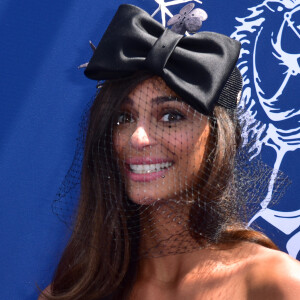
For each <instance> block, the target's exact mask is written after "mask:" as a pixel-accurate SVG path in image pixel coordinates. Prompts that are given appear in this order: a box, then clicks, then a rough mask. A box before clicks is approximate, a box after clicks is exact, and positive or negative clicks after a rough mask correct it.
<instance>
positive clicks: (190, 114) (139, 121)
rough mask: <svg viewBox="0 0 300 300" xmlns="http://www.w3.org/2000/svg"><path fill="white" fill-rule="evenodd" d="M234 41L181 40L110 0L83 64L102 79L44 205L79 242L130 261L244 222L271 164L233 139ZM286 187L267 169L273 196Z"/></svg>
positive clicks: (187, 247)
mask: <svg viewBox="0 0 300 300" xmlns="http://www.w3.org/2000/svg"><path fill="white" fill-rule="evenodd" d="M171 23H172V22H171ZM175 23H176V22H175ZM171 25H172V24H171ZM177 25H178V24H177ZM177 25H176V26H177ZM173 26H174V24H173ZM176 28H177V29H178V26H177V27H176ZM176 28H175V29H176ZM179 29H180V28H179ZM179 29H178V30H179ZM180 30H182V28H181V29H180ZM239 49H240V45H239V43H238V42H236V41H234V40H232V39H230V38H228V37H226V36H223V35H220V34H216V33H207V32H201V33H199V34H195V35H193V36H187V37H184V36H183V35H182V34H179V33H176V32H174V31H172V30H168V29H167V30H166V29H165V28H163V27H162V26H161V24H159V23H158V22H156V21H155V20H153V19H152V18H151V17H150V16H149V15H148V14H147V13H146V12H144V11H143V10H141V9H139V8H137V7H135V6H131V5H121V6H120V8H119V10H118V11H117V13H116V15H115V17H114V18H113V20H112V22H111V24H110V25H109V27H108V29H107V30H106V32H105V34H104V36H103V37H102V39H101V41H100V43H99V45H98V47H97V48H95V53H94V55H93V57H92V59H91V60H90V62H89V63H88V65H87V68H86V70H85V74H86V75H87V76H88V77H89V78H92V79H96V80H98V81H99V80H105V81H104V82H102V81H101V84H99V87H98V91H97V95H96V97H95V100H94V101H93V103H91V104H89V105H88V108H87V109H86V112H85V114H84V116H83V118H82V123H81V125H80V133H79V138H78V143H77V149H76V153H75V156H74V160H73V163H72V165H71V167H70V169H69V171H68V173H67V175H66V177H65V179H64V181H63V183H62V185H61V187H60V190H59V192H58V195H57V199H56V200H55V201H54V204H53V211H54V213H55V214H56V215H58V217H59V218H60V219H61V220H63V221H64V222H65V223H66V224H68V225H69V226H70V227H71V228H72V229H73V234H74V235H76V236H77V237H78V239H79V240H80V242H83V243H86V244H87V245H88V246H89V247H93V248H96V249H97V251H98V250H101V249H104V248H105V249H106V250H107V249H110V251H111V253H112V260H113V259H115V258H114V257H113V255H114V254H113V253H114V250H116V249H122V251H123V253H125V252H131V257H132V259H138V258H140V257H145V256H152V257H157V256H162V255H172V254H179V253H186V252H190V251H194V250H196V249H200V248H202V247H207V246H209V245H210V246H211V245H215V244H218V243H222V241H223V238H224V236H225V234H226V232H228V231H230V230H233V229H239V228H246V223H247V219H248V218H249V216H250V215H251V214H252V211H253V210H255V209H256V206H257V205H258V203H259V202H260V201H261V198H262V196H264V195H265V194H266V189H267V182H268V179H269V177H270V174H271V172H272V169H271V168H269V167H267V166H266V165H265V164H263V163H262V162H261V161H260V160H255V161H251V162H249V154H248V153H249V149H251V147H252V144H251V139H249V141H248V144H247V145H244V147H242V140H241V133H240V132H241V126H242V125H243V124H241V122H240V121H239V113H240V112H239V108H238V102H239V98H240V96H241V89H242V76H241V74H240V72H239V70H238V69H237V68H236V67H235V64H236V61H237V59H238V55H239ZM143 55H144V56H143ZM240 109H242V108H240ZM286 186H287V178H286V177H285V176H284V175H283V174H282V175H281V176H278V177H277V183H276V187H275V188H274V190H275V192H274V193H273V197H280V195H281V193H282V192H283V191H284V189H285V187H286ZM91 228H93V230H91ZM99 248H100V249H99ZM100 252H101V251H100ZM100 252H99V253H100ZM118 259H120V258H118Z"/></svg>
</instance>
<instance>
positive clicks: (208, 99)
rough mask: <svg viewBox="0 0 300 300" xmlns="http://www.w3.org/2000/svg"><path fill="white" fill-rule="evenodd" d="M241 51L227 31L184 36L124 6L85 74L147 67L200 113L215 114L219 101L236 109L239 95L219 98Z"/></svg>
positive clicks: (119, 74) (101, 76)
mask: <svg viewBox="0 0 300 300" xmlns="http://www.w3.org/2000/svg"><path fill="white" fill-rule="evenodd" d="M239 52H240V43H239V42H238V41H236V40H233V39H231V38H229V37H227V36H225V35H222V34H218V33H215V32H199V33H196V34H194V35H191V36H183V35H180V34H177V33H174V32H172V31H171V30H169V29H166V28H164V27H163V26H162V24H160V23H159V22H157V21H156V20H154V19H153V18H152V17H151V16H150V15H149V14H148V13H147V12H145V11H144V10H142V9H140V8H138V7H136V6H133V5H128V4H123V5H121V6H120V7H119V9H118V11H117V12H116V14H115V16H114V18H113V19H112V21H111V23H110V25H109V26H108V28H107V30H106V32H105V33H104V35H103V37H102V39H101V41H100V43H99V45H98V46H97V48H96V51H95V52H94V55H93V57H92V58H91V60H90V62H89V64H88V66H87V68H86V70H85V75H86V76H87V77H88V78H91V79H95V80H108V79H117V78H123V77H127V76H130V75H132V74H133V73H134V72H136V71H139V70H149V71H150V72H152V73H153V74H155V75H158V76H161V77H162V78H163V79H164V80H165V82H166V84H167V85H168V86H169V87H170V88H171V89H172V90H173V91H175V92H176V93H177V94H178V95H179V96H180V97H181V98H182V100H183V101H185V102H186V103H188V104H190V105H191V106H193V107H194V108H195V109H197V110H198V111H200V112H201V113H204V114H211V113H212V111H213V108H214V106H215V105H216V104H219V105H223V106H227V105H228V108H234V107H236V96H235V97H232V96H231V98H232V99H229V98H228V99H226V101H225V102H224V101H221V103H218V100H219V97H220V95H221V92H222V90H223V88H224V86H225V84H226V82H227V81H228V79H229V77H230V75H231V74H232V72H233V70H234V67H235V64H236V62H237V59H238V57H239ZM232 85H234V82H233V84H232ZM224 103H225V104H224Z"/></svg>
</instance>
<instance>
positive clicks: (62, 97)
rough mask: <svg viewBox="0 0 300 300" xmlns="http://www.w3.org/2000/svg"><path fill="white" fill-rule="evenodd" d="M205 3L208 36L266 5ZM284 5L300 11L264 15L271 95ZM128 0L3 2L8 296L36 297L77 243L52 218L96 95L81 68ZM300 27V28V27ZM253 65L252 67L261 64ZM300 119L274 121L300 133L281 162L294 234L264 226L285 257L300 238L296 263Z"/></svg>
mask: <svg viewBox="0 0 300 300" xmlns="http://www.w3.org/2000/svg"><path fill="white" fill-rule="evenodd" d="M203 2H204V3H203V5H202V6H199V7H202V8H204V9H205V10H206V11H207V13H208V16H209V18H208V20H207V21H205V22H204V25H203V30H212V31H217V32H220V33H224V34H227V35H231V34H233V33H234V32H235V31H236V28H235V27H236V26H238V25H240V24H241V23H240V22H239V21H238V20H236V17H240V18H245V17H247V16H248V15H249V14H250V13H251V11H250V10H247V9H248V8H250V7H257V5H259V4H260V3H262V1H254V0H251V1H250V0H247V1H246V0H244V1H234V2H233V1H231V2H228V1H223V0H209V1H208V0H203ZM279 2H282V4H280V5H281V6H282V7H283V8H284V9H288V10H291V9H293V7H294V8H295V7H296V6H297V5H300V3H299V1H298V2H297V1H295V2H292V1H277V2H276V1H273V2H272V3H271V4H270V8H271V9H273V10H274V11H273V12H272V10H269V11H267V10H268V9H269V8H267V9H266V12H265V13H264V14H263V15H262V17H263V18H265V20H266V22H265V23H264V24H265V25H264V24H263V26H264V30H263V31H261V32H262V33H263V34H265V36H264V39H262V40H261V41H262V43H265V45H266V46H265V47H263V46H261V48H260V49H263V48H265V49H266V51H269V52H270V53H271V55H270V56H269V57H270V60H266V56H265V57H264V55H263V54H262V53H260V54H259V55H260V56H259V55H258V54H257V61H258V64H259V66H260V71H261V73H260V74H266V76H265V77H264V80H265V81H264V83H265V84H266V85H267V86H264V88H265V91H266V93H267V90H268V87H270V88H271V87H272V88H273V85H274V82H276V85H278V86H279V85H280V82H282V80H281V81H280V77H281V76H282V73H283V72H284V71H285V70H284V68H283V69H278V70H277V69H276V66H278V65H279V64H278V63H277V62H276V61H275V60H273V59H274V57H272V51H273V50H272V49H271V48H270V33H271V32H273V31H274V32H276V30H277V31H278V28H279V26H280V24H281V23H282V16H283V15H281V16H280V15H279V14H277V15H276V14H275V12H278V13H280V12H282V11H283V10H281V9H278V7H280V5H279ZM103 3H104V4H103ZM121 3H126V2H125V1H119V0H112V1H105V2H104V1H99V0H97V1H96V0H77V1H72V0H68V1H66V0H60V1H55V2H54V1H50V0H43V1H38V0H27V1H17V0H1V1H0V36H1V49H0V57H1V63H0V69H1V72H0V74H1V75H0V101H1V109H0V122H1V126H0V166H1V167H0V184H1V186H0V234H1V247H0V266H1V268H0V286H1V292H0V299H10V300H14V299H26V300H30V299H36V298H37V295H38V293H37V288H36V284H38V285H39V286H40V287H41V288H45V287H46V286H47V285H48V284H49V283H50V281H51V277H52V275H53V271H54V269H55V266H56V265H57V262H58V260H59V256H60V254H61V252H62V250H63V248H64V246H65V244H66V242H67V239H68V236H69V234H70V232H69V231H68V229H67V228H66V226H65V225H64V224H63V223H62V222H60V221H59V219H58V218H57V217H56V216H55V215H54V214H53V213H52V209H51V205H52V202H53V200H54V199H55V195H56V192H57V191H58V189H59V186H60V184H61V182H62V180H63V178H64V176H65V174H66V172H67V170H68V168H69V166H70V164H71V162H72V158H73V154H74V148H75V145H76V136H77V133H78V124H79V121H80V116H81V113H82V111H83V109H84V107H85V106H86V104H87V103H88V101H89V100H90V99H91V98H92V97H93V95H94V92H95V82H92V81H90V80H88V79H86V78H85V77H84V76H83V72H82V70H77V66H78V65H80V64H81V63H84V62H86V61H88V60H89V58H90V57H91V50H90V48H89V46H88V41H89V40H92V41H93V42H94V43H95V44H97V43H98V41H99V40H100V38H101V36H102V34H103V32H104V30H105V28H106V27H107V25H108V24H109V22H110V20H111V18H112V16H113V15H114V12H115V11H116V9H117V7H118V6H119V5H120V4H121ZM129 3H131V4H135V5H138V6H140V7H142V8H143V9H145V10H147V11H148V12H150V13H152V12H153V11H154V10H155V9H156V7H157V4H156V3H155V1H154V0H144V1H142V0H136V1H130V2H129ZM293 5H294V6H293ZM179 8H180V6H179ZM179 8H175V7H174V8H172V11H173V12H174V13H176V12H177V11H178V10H179ZM258 10H259V9H258ZM299 14H300V13H299ZM298 21H299V15H298ZM245 26H246V25H245ZM297 26H299V23H298V24H297ZM243 28H246V27H243ZM259 30H261V26H257V27H255V28H254V36H252V37H251V40H250V37H249V41H250V45H253V43H254V41H255V38H254V37H257V34H258V32H259ZM297 30H298V31H299V32H300V27H299V28H298V29H297ZM291 36H292V34H291ZM289 40H290V39H287V40H285V41H284V45H285V51H286V52H288V53H296V54H299V53H300V47H299V46H300V40H299V38H298V39H295V40H294V41H293V42H289ZM289 43H290V44H289ZM246 44H247V43H246ZM246 44H245V45H246ZM248 45H249V43H248ZM247 63H248V64H249V69H251V66H250V65H251V60H250V59H248V62H247ZM298 64H300V59H298ZM249 74H250V73H245V77H247V76H248V77H249V78H250V79H251V78H252V77H251V76H250V75H249ZM261 76H262V75H261ZM299 77H300V75H298V77H297V76H294V77H293V80H294V83H293V84H291V85H290V86H287V88H286V89H285V90H284V92H283V94H284V97H286V98H285V99H286V101H288V103H289V106H290V107H293V108H295V109H296V110H297V109H299V94H300V93H299V88H298V87H299ZM276 80H278V81H276ZM253 84H254V83H253V82H252V81H251V82H250V83H249V86H252V91H253V93H252V96H253V99H254V100H255V101H256V102H257V103H258V99H257V97H256V96H255V87H254V85H253ZM270 93H271V92H270ZM286 101H285V102H284V103H287V102H286ZM256 108H257V110H258V111H260V116H261V119H260V121H261V122H262V123H264V124H267V126H269V125H270V124H271V123H272V122H269V119H268V118H267V117H266V116H265V114H264V111H263V109H261V108H259V105H257V106H256ZM282 109H284V108H282ZM297 122H298V119H297V116H296V117H295V118H291V119H289V120H287V121H286V122H285V123H284V125H282V126H283V127H280V126H279V125H278V124H279V121H276V122H273V123H272V124H275V126H277V127H276V128H283V130H290V129H294V130H295V131H294V132H293V134H292V133H290V131H289V134H290V136H291V135H295V137H293V138H292V139H293V144H294V145H296V146H295V150H293V151H291V150H290V151H289V152H288V153H287V154H286V155H285V156H284V159H283V161H282V164H281V165H280V168H281V169H282V170H283V171H284V172H285V173H286V174H287V175H288V176H289V177H290V178H291V179H292V181H293V183H292V184H291V186H290V188H289V190H288V192H287V193H286V194H285V196H284V197H283V198H281V200H280V202H279V203H277V204H274V205H272V209H273V210H276V211H277V210H278V211H280V212H282V211H283V212H285V211H286V212H292V213H291V216H289V218H288V220H291V219H292V220H293V222H294V223H293V224H296V225H293V226H294V227H295V228H294V227H293V228H294V230H292V232H290V233H288V234H287V233H284V232H283V231H282V230H281V229H282V228H281V227H280V226H279V225H278V226H277V225H276V226H277V227H276V226H274V224H277V223H276V222H275V223H274V222H273V223H272V222H270V220H269V219H268V217H264V218H262V217H260V218H257V219H256V221H255V223H257V224H258V225H260V226H261V227H262V228H263V229H264V230H265V231H266V232H267V233H268V234H270V235H271V236H272V237H273V239H274V241H275V242H277V243H278V244H279V245H280V247H281V248H282V249H283V250H284V251H287V249H286V243H287V242H288V241H289V240H290V238H291V237H295V236H296V238H294V240H296V246H293V247H292V248H293V249H294V250H293V251H294V252H293V253H292V254H293V256H295V257H296V256H297V253H298V251H299V249H298V248H297V245H298V246H299V244H300V241H299V242H297V234H295V233H297V232H298V233H299V228H298V227H299V226H297V224H298V225H299V224H300V221H299V215H300V213H298V215H297V210H299V209H300V207H299V206H300V205H299V201H298V199H299V191H298V184H297V182H299V172H298V168H299V148H300V146H299V147H298V148H297V143H299V144H300V141H299V140H300V137H299V133H298V132H299V129H298V131H297V128H298V127H299V123H297ZM297 126H298V127H297ZM297 134H298V136H297ZM297 149H298V150H297ZM275 153H276V152H275V150H274V149H273V148H272V147H271V146H269V145H268V143H267V142H262V150H261V155H262V156H263V158H264V159H265V161H266V162H267V163H269V164H270V165H271V166H273V165H274V163H275V159H276V157H275ZM257 211H258V212H259V207H258V209H257ZM268 216H269V217H270V214H269V215H268ZM275 218H276V216H275ZM267 219H268V220H267ZM282 219H285V217H281V219H280V220H282ZM297 222H298V223H297ZM253 224H254V223H253ZM284 226H285V225H283V227H284ZM287 226H288V225H287ZM279 227H280V228H281V229H280V228H279ZM285 227H286V226H285ZM285 227H284V228H285ZM278 228H279V229H278ZM290 231H291V230H290ZM298 235H299V234H298ZM298 240H299V238H298ZM299 248H300V247H299Z"/></svg>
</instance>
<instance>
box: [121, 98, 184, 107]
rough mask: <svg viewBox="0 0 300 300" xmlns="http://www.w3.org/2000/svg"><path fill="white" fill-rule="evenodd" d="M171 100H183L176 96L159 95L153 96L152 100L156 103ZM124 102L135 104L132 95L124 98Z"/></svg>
mask: <svg viewBox="0 0 300 300" xmlns="http://www.w3.org/2000/svg"><path fill="white" fill-rule="evenodd" d="M170 101H177V102H179V101H181V100H180V99H178V98H177V97H176V96H159V97H155V98H152V102H155V103H156V104H160V103H164V102H170ZM123 103H124V104H131V105H133V104H134V101H133V100H132V99H131V98H130V97H126V98H125V99H124V102H123Z"/></svg>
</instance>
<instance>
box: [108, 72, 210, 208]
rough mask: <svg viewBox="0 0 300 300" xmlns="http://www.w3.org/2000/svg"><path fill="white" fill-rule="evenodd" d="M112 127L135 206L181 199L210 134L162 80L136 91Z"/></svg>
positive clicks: (204, 121) (202, 120) (147, 82)
mask: <svg viewBox="0 0 300 300" xmlns="http://www.w3.org/2000/svg"><path fill="white" fill-rule="evenodd" d="M155 87H156V88H155ZM149 91H151V92H149ZM117 124H118V125H117V127H116V128H115V132H114V148H115V151H116V154H117V157H118V158H119V162H120V163H121V165H120V168H121V172H122V174H123V176H124V179H125V182H126V191H127V195H128V196H129V198H130V199H131V200H132V201H133V202H134V203H137V204H145V203H147V204H150V203H152V202H153V201H156V199H161V200H163V199H170V198H173V199H176V198H179V197H182V195H181V192H182V191H185V190H186V186H192V185H193V182H194V183H195V182H196V180H197V175H198V174H199V171H200V168H201V165H202V159H203V155H204V150H205V147H206V140H207V136H208V133H209V125H208V120H207V117H205V116H203V115H202V114H200V113H199V112H197V111H195V110H194V109H191V107H190V106H189V105H187V104H185V103H184V102H183V101H181V100H179V99H178V96H177V95H176V94H175V93H174V92H173V91H172V90H171V89H170V88H168V87H167V86H166V84H165V83H164V81H163V80H162V79H161V78H159V77H152V78H150V79H148V80H145V81H144V82H142V83H141V84H139V85H138V86H137V87H135V89H134V90H133V91H132V92H131V93H130V94H129V97H128V98H127V100H126V101H125V102H124V103H122V107H121V113H120V116H119V117H118V122H117ZM145 182H147V184H145ZM171 191H172V193H173V195H172V193H171Z"/></svg>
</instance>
